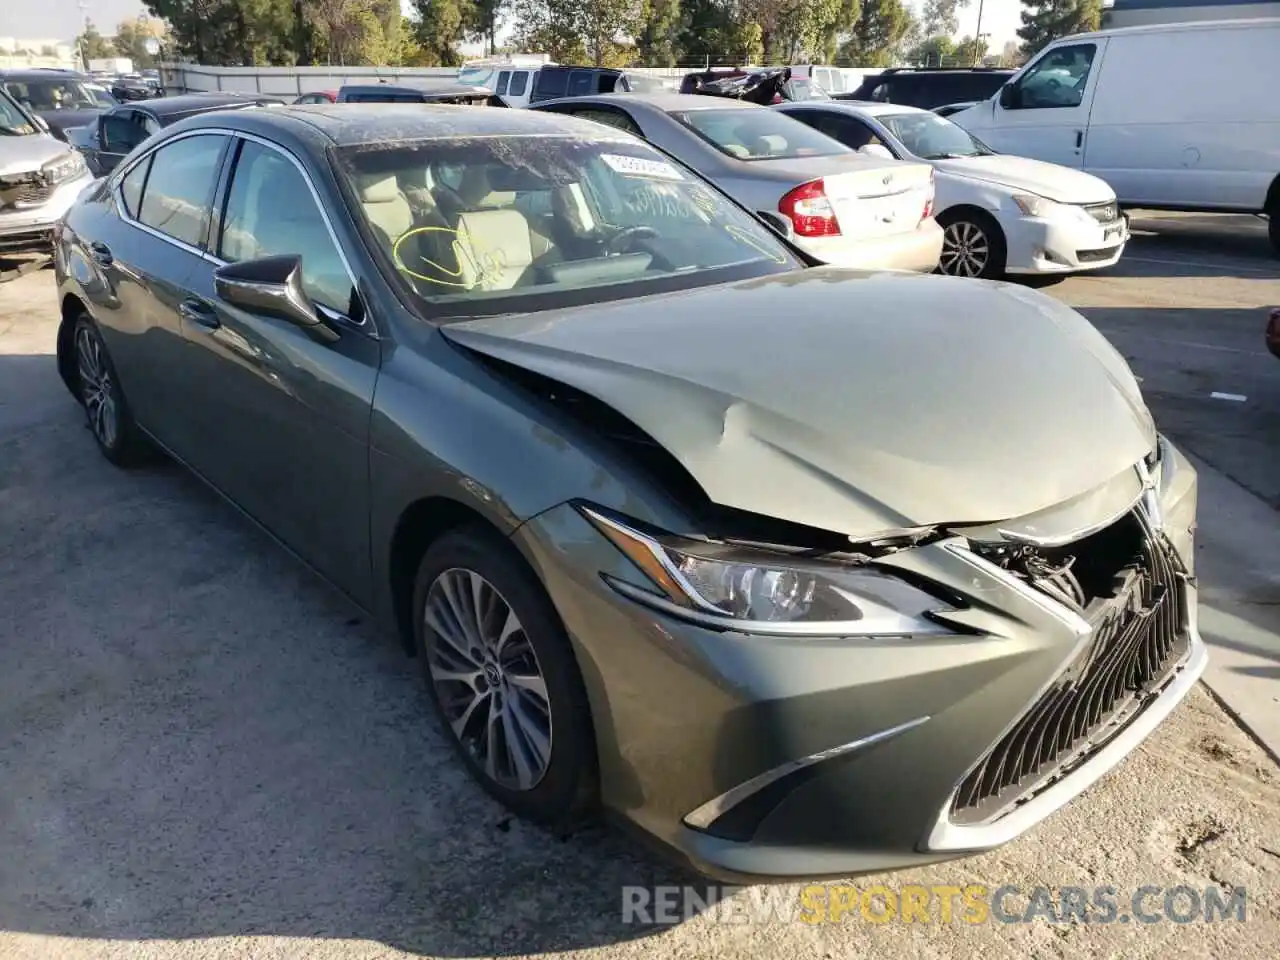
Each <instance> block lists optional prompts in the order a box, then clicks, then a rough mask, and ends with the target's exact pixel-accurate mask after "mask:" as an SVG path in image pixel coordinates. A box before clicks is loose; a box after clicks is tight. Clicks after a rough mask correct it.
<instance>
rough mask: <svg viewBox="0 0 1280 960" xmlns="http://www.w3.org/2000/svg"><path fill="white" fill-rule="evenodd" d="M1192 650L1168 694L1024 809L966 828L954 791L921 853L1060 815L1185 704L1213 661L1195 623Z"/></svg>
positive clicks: (971, 844) (970, 844)
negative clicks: (956, 812) (955, 813)
mask: <svg viewBox="0 0 1280 960" xmlns="http://www.w3.org/2000/svg"><path fill="white" fill-rule="evenodd" d="M1189 633H1190V645H1189V646H1190V649H1189V650H1188V651H1187V656H1186V657H1185V658H1184V659H1183V661H1182V663H1181V664H1180V665H1179V666H1178V667H1177V668H1175V671H1174V674H1173V677H1172V679H1171V680H1170V681H1169V682H1168V683H1166V684H1165V687H1164V690H1162V691H1161V693H1160V694H1159V696H1158V697H1157V698H1156V699H1155V700H1154V701H1153V702H1151V703H1150V704H1149V705H1148V706H1147V708H1146V709H1145V710H1143V711H1142V712H1141V713H1139V714H1138V715H1137V716H1136V717H1134V718H1133V720H1131V721H1130V722H1129V724H1128V725H1127V726H1125V727H1124V729H1122V730H1121V731H1120V732H1119V733H1118V734H1116V735H1115V736H1114V737H1112V738H1111V740H1110V741H1108V742H1107V744H1106V745H1105V746H1104V747H1103V748H1102V749H1100V750H1099V751H1098V752H1097V753H1096V754H1094V755H1093V757H1092V758H1090V759H1089V760H1087V761H1086V762H1085V763H1084V764H1082V765H1081V766H1079V767H1077V768H1076V769H1075V770H1073V771H1071V772H1070V773H1068V774H1067V775H1066V776H1064V777H1063V778H1062V779H1061V780H1059V781H1058V782H1057V783H1056V784H1054V785H1053V786H1051V787H1049V788H1048V789H1047V790H1045V791H1043V792H1042V793H1040V794H1037V795H1036V796H1035V797H1033V798H1032V799H1030V800H1028V801H1027V802H1026V803H1025V804H1023V805H1022V806H1020V807H1016V808H1015V809H1014V810H1012V811H1011V812H1009V813H1007V814H1005V815H1004V816H1003V817H1001V818H1000V819H998V820H995V821H992V822H990V823H982V824H974V825H967V824H965V825H961V824H956V823H952V822H951V816H950V810H951V803H952V801H953V800H954V798H955V795H954V793H953V794H952V796H950V797H948V798H947V802H946V803H945V804H943V806H942V811H941V812H940V813H939V815H938V820H937V822H936V823H935V824H934V826H933V829H932V831H931V832H930V833H929V837H928V839H927V840H926V841H925V844H924V846H923V847H922V849H923V850H924V851H927V852H937V853H964V852H978V851H982V850H990V849H992V848H993V847H998V846H1000V845H1001V844H1005V843H1008V842H1009V841H1010V840H1013V839H1014V838H1016V837H1018V836H1019V835H1021V834H1022V833H1025V832H1026V831H1027V830H1029V829H1030V828H1031V827H1033V826H1035V825H1036V824H1037V823H1039V822H1040V821H1041V820H1044V819H1045V818H1046V817H1048V816H1050V815H1051V814H1053V813H1055V812H1057V811H1058V810H1060V809H1061V808H1062V807H1064V806H1066V804H1068V803H1070V802H1071V801H1072V800H1074V799H1075V798H1076V797H1077V796H1079V795H1080V794H1081V793H1083V792H1084V791H1085V790H1087V789H1088V788H1089V787H1091V786H1093V784H1095V783H1096V782H1097V781H1098V780H1100V779H1102V777H1103V776H1104V775H1105V774H1107V773H1108V772H1110V771H1111V769H1112V768H1114V767H1115V766H1117V765H1118V764H1119V763H1120V761H1121V760H1123V759H1124V758H1125V757H1126V756H1128V755H1129V754H1130V753H1132V752H1133V750H1134V749H1135V748H1136V747H1137V746H1138V744H1140V743H1141V742H1142V741H1143V740H1144V739H1146V737H1147V735H1148V734H1149V733H1151V731H1152V730H1154V729H1155V728H1156V727H1157V726H1159V725H1160V724H1161V723H1162V722H1163V721H1164V719H1165V718H1166V717H1167V716H1169V714H1170V713H1172V712H1173V709H1174V707H1176V706H1177V705H1178V704H1179V703H1181V702H1182V699H1183V697H1185V696H1186V695H1187V693H1188V692H1189V691H1190V690H1191V688H1192V687H1193V686H1194V685H1195V683H1196V681H1197V680H1199V679H1200V675H1201V674H1202V673H1204V669H1205V666H1206V665H1207V664H1208V663H1209V651H1208V649H1207V648H1206V647H1205V645H1204V641H1203V640H1202V639H1201V638H1200V633H1199V630H1198V629H1197V627H1196V625H1195V624H1194V623H1192V624H1190V625H1189Z"/></svg>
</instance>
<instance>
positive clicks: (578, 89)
mask: <svg viewBox="0 0 1280 960" xmlns="http://www.w3.org/2000/svg"><path fill="white" fill-rule="evenodd" d="M629 91H631V82H630V79H629V76H628V74H627V72H626V71H625V70H614V69H611V68H609V67H582V66H571V65H565V64H548V65H546V66H543V67H539V68H538V71H537V73H535V74H534V76H533V87H532V92H531V93H530V95H529V104H530V105H532V104H535V103H545V102H546V101H548V100H559V99H561V98H563V97H587V96H594V95H595V94H598V93H626V92H629ZM508 95H510V94H509V92H508Z"/></svg>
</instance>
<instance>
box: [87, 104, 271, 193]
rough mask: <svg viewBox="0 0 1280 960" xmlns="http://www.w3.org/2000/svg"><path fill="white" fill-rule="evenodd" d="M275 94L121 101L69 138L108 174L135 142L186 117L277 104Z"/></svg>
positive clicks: (92, 167) (98, 169)
mask: <svg viewBox="0 0 1280 960" xmlns="http://www.w3.org/2000/svg"><path fill="white" fill-rule="evenodd" d="M283 104H284V101H283V100H280V99H279V98H277V97H266V96H254V95H252V94H244V93H189V94H186V95H185V96H181V97H162V98H157V99H155V100H146V101H138V102H131V103H122V104H120V105H119V106H117V107H113V108H112V109H111V110H108V111H106V112H105V113H102V114H100V115H98V116H97V117H96V118H95V120H94V122H93V123H91V124H90V125H88V126H84V127H73V128H71V129H69V130H67V139H68V141H69V142H70V143H71V144H72V145H73V146H74V147H75V148H76V149H77V150H79V151H80V152H81V153H82V154H84V158H85V162H86V163H87V164H88V165H89V169H90V170H92V171H93V172H94V174H96V175H97V176H102V175H104V174H107V173H110V172H111V171H112V170H114V169H115V168H116V165H117V164H119V163H120V161H121V160H123V159H124V158H125V157H126V156H128V155H129V153H130V151H132V150H133V149H134V148H135V147H137V146H138V144H140V143H142V142H143V141H144V140H146V139H147V138H148V137H149V136H151V135H152V134H154V133H157V132H158V131H160V130H162V129H163V128H165V127H167V126H170V125H172V124H175V123H177V122H178V121H180V120H185V119H186V118H187V117H191V116H195V115H196V114H201V113H211V112H213V111H216V110H240V109H244V108H246V107H278V106H282V105H283Z"/></svg>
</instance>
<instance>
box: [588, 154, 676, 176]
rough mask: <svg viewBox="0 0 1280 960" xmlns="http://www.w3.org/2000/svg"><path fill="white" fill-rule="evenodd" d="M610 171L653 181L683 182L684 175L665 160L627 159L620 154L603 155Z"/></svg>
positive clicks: (602, 158)
mask: <svg viewBox="0 0 1280 960" xmlns="http://www.w3.org/2000/svg"><path fill="white" fill-rule="evenodd" d="M600 159H601V160H603V161H604V162H605V163H606V164H608V166H609V167H610V169H613V170H616V171H618V173H621V174H622V175H624V176H627V177H649V178H650V179H653V180H683V179H684V174H682V173H681V172H680V171H679V170H677V169H676V168H675V167H673V166H672V165H671V164H669V163H667V162H666V161H665V160H647V159H645V158H644V157H627V156H623V155H622V154H620V153H602V154H601V155H600Z"/></svg>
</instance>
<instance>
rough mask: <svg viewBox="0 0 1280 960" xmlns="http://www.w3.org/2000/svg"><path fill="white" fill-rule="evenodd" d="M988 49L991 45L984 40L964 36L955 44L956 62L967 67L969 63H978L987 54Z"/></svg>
mask: <svg viewBox="0 0 1280 960" xmlns="http://www.w3.org/2000/svg"><path fill="white" fill-rule="evenodd" d="M990 49H991V47H990V46H989V45H988V44H987V41H986V40H981V39H975V38H973V37H970V36H966V37H965V38H964V39H963V40H961V41H960V43H959V44H958V45H957V46H956V53H955V57H956V63H957V65H959V66H962V67H967V66H969V65H970V64H980V63H981V62H982V58H983V57H985V56H986V55H987V52H988V51H989V50H990Z"/></svg>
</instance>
